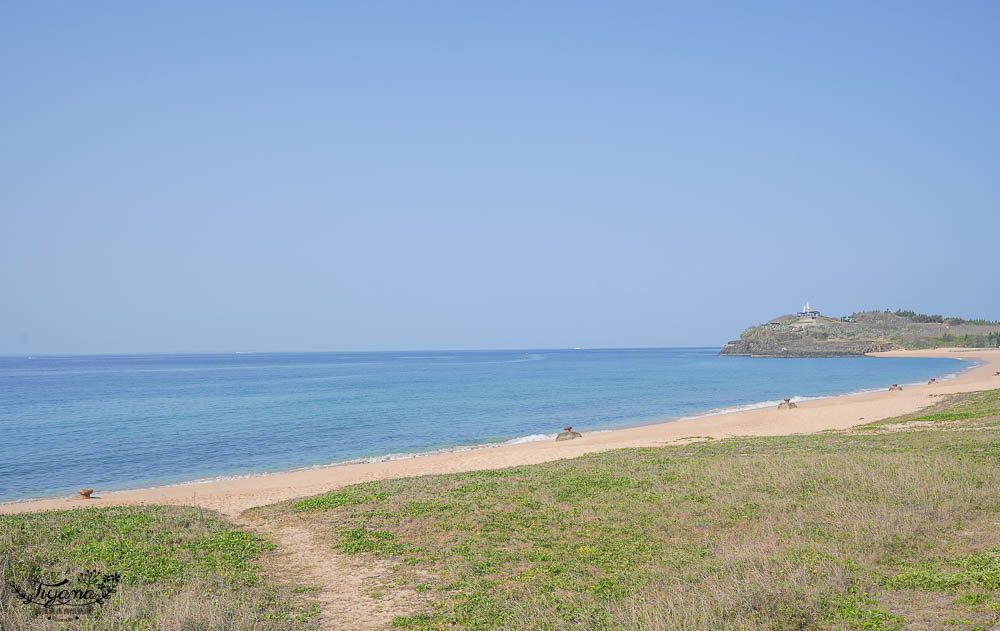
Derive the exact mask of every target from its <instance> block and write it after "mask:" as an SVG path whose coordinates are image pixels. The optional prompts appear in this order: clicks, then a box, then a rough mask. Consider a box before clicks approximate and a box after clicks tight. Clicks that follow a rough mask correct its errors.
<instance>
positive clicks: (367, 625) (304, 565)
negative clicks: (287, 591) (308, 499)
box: [236, 516, 424, 631]
mask: <svg viewBox="0 0 1000 631" xmlns="http://www.w3.org/2000/svg"><path fill="white" fill-rule="evenodd" d="M236 522H237V523H238V524H239V525H240V526H242V527H244V528H247V529H248V530H251V531H253V532H256V533H257V534H260V535H262V536H266V537H268V538H269V539H270V540H272V541H273V542H274V543H275V544H277V546H278V548H277V550H275V551H274V552H273V553H272V557H271V562H270V564H269V565H270V567H269V568H267V569H268V571H270V572H271V573H273V574H274V575H275V578H277V579H278V580H279V581H282V582H285V583H289V584H292V585H296V586H299V587H310V588H318V589H316V591H310V592H307V596H309V597H310V598H311V599H314V601H315V602H316V604H317V605H318V606H319V614H318V615H319V623H320V628H321V629H323V631H368V630H371V629H388V628H390V626H391V624H392V619H393V618H394V617H395V616H404V615H409V614H412V613H415V612H416V611H419V610H420V609H421V608H422V605H423V604H424V603H423V599H422V598H420V596H419V595H418V594H417V593H416V592H414V591H413V590H412V589H409V588H405V587H399V586H397V585H395V584H394V583H393V581H392V568H393V565H394V564H393V563H392V562H389V561H384V560H381V559H375V558H372V557H371V556H369V555H358V556H352V555H346V554H341V553H339V552H337V551H336V550H334V549H333V548H332V547H331V546H330V545H329V544H328V543H326V542H323V541H321V540H320V539H319V538H318V537H317V536H316V535H315V534H313V533H312V532H311V531H310V530H309V529H307V528H305V527H304V526H300V525H296V524H294V523H287V522H273V521H270V520H268V521H264V520H262V519H257V518H255V519H253V520H249V519H246V518H245V517H242V516H241V517H240V518H238V519H237V520H236Z"/></svg>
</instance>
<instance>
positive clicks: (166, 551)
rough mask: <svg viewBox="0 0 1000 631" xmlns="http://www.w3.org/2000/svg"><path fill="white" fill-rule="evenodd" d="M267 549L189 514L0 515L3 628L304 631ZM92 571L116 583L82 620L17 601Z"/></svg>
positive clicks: (298, 608) (307, 618)
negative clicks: (37, 588) (266, 565)
mask: <svg viewBox="0 0 1000 631" xmlns="http://www.w3.org/2000/svg"><path fill="white" fill-rule="evenodd" d="M272 548H273V544H271V543H270V542H269V541H267V540H266V539H264V538H261V537H259V536H257V535H255V534H252V533H250V532H247V531H245V530H241V529H239V528H237V527H236V526H234V525H233V524H232V523H230V522H228V521H226V520H224V519H222V518H221V517H219V515H218V514H217V513H214V512H212V511H207V510H201V509H197V508H188V507H167V506H148V507H121V508H88V509H76V510H66V511H51V512H46V513H35V514H20V515H0V629H3V631H28V630H29V629H30V630H37V629H67V628H70V629H93V630H98V629H99V630H102V631H104V630H108V631H119V630H120V631H126V630H127V631H145V630H149V631H182V630H188V629H213V630H227V631H251V630H261V631H277V630H291V629H311V628H314V627H315V625H314V623H313V620H312V619H313V618H314V612H313V611H311V610H310V608H309V607H308V605H304V604H302V603H300V602H298V601H297V599H295V598H294V597H293V596H291V593H290V592H291V591H292V590H293V588H292V587H289V586H282V585H279V584H276V583H274V582H272V581H270V580H269V579H268V577H267V575H266V574H265V573H264V572H263V570H262V567H261V559H262V558H263V557H264V555H266V554H267V553H268V551H269V550H271V549H272ZM87 570H92V571H94V572H98V573H116V574H118V575H119V576H120V582H119V584H118V586H117V591H116V592H115V593H113V594H112V595H111V596H110V598H109V599H108V600H107V601H106V602H105V603H104V604H102V605H100V606H96V607H94V608H93V610H92V613H91V614H89V615H82V616H80V617H79V619H72V617H71V618H69V619H66V616H65V615H63V616H62V618H60V617H59V614H57V615H56V616H54V617H53V618H52V619H50V616H51V615H52V611H47V610H45V609H44V608H43V607H41V606H39V605H28V604H25V603H24V602H22V601H20V600H19V598H18V595H17V594H16V593H15V588H16V587H20V589H21V591H22V592H24V591H29V592H30V587H31V586H32V585H37V581H38V580H42V581H44V582H45V583H56V582H59V581H60V580H62V579H63V578H65V577H69V576H75V575H77V574H78V573H80V572H83V571H87Z"/></svg>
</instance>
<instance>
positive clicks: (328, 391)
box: [0, 348, 967, 501]
mask: <svg viewBox="0 0 1000 631" xmlns="http://www.w3.org/2000/svg"><path fill="white" fill-rule="evenodd" d="M717 351H718V349H714V348H672V349H638V350H621V349H617V350H541V351H468V352H455V351H449V352H405V353H403V352H396V353H295V354H224V355H128V356H76V357H35V358H26V357H0V431H2V437H0V501H10V500H18V499H25V498H33V497H45V496H53V495H61V494H66V493H72V492H75V490H76V489H78V488H80V487H81V486H89V487H93V488H95V489H98V492H100V491H107V490H112V489H127V488H140V487H148V486H154V485H161V484H166V483H176V482H184V481H190V480H196V479H204V478H211V477H218V476H235V475H242V474H250V473H260V472H268V471H281V470H288V469H294V468H299V467H307V466H312V465H320V464H328V463H336V462H344V461H348V460H353V459H361V458H372V457H382V456H386V455H388V454H410V453H418V452H427V451H432V450H436V449H442V448H448V447H455V446H460V445H475V444H483V443H494V442H504V441H509V440H537V439H542V438H543V437H546V436H547V435H552V434H554V433H555V432H558V431H561V428H562V426H563V425H573V426H574V428H576V429H579V430H582V431H590V430H601V429H611V428H615V427H624V426H630V425H639V424H643V423H647V422H652V421H656V420H664V419H670V418H679V417H684V416H691V415H697V414H702V413H705V412H707V411H710V410H716V409H719V408H729V407H734V406H744V405H751V404H754V403H760V402H765V401H773V400H776V399H780V398H782V397H791V396H797V397H814V396H822V395H830V394H838V393H844V392H851V391H856V390H861V389H867V388H883V387H886V386H887V385H888V384H891V383H894V382H895V383H904V384H905V383H910V382H919V381H925V380H927V379H928V378H930V377H940V376H942V375H948V374H950V373H951V374H953V373H956V372H958V371H961V370H963V369H964V368H965V367H967V364H966V363H965V362H962V361H959V360H957V359H916V358H892V359H888V358H885V359H883V358H879V359H872V358H849V359H751V358H744V357H717V356H716V354H715V353H716V352H717Z"/></svg>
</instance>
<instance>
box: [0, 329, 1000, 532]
mask: <svg viewBox="0 0 1000 631" xmlns="http://www.w3.org/2000/svg"><path fill="white" fill-rule="evenodd" d="M876 355H877V356H885V357H953V358H960V359H973V358H977V359H980V360H982V361H984V362H986V363H985V365H982V366H979V367H977V368H974V369H972V370H969V371H967V372H965V373H963V374H961V375H959V376H958V377H957V378H955V379H952V380H947V381H942V382H939V383H936V384H931V385H919V386H906V387H905V388H904V389H903V391H901V392H889V391H888V387H889V386H890V385H891V384H888V383H887V384H885V386H886V391H881V392H874V393H865V394H853V395H844V396H838V397H830V398H826V399H817V400H811V401H803V402H800V403H799V404H798V408H796V409H793V410H778V409H776V408H773V407H771V408H763V409H755V410H747V411H741V412H732V413H727V414H719V415H716V416H707V417H703V418H696V419H690V420H684V421H672V422H666V423H659V424H653V425H644V426H642V427H634V428H629V429H619V430H613V431H608V432H599V433H592V434H586V433H585V434H584V436H583V437H582V438H578V439H575V440H570V441H563V442H556V441H555V440H548V441H543V442H534V443H522V444H516V445H503V446H499V447H490V448H483V449H472V450H468V451H458V452H451V453H438V454H434V455H429V456H424V457H419V458H410V459H406V460H395V461H385V462H372V463H361V464H348V465H338V466H329V467H322V468H315V469H307V470H301V471H293V472H288V473H276V474H271V475H262V476H255V477H248V478H241V479H235V480H219V481H212V482H199V483H195V484H184V485H177V486H167V487H161V488H155V489H144V490H137V491H124V492H120V493H111V494H106V495H104V496H102V497H96V498H92V499H89V500H83V499H80V498H79V497H75V498H65V497H63V498H54V499H44V500H33V501H27V502H16V503H11V504H0V513H18V512H30V511H41V510H56V509H67V508H80V507H84V506H119V505H136V504H140V505H141V504H178V505H192V506H200V507H203V508H210V509H214V510H218V511H220V512H221V513H223V514H225V515H227V516H230V517H235V516H237V515H239V513H241V512H242V511H244V510H246V509H248V508H252V507H254V506H262V505H265V504H272V503H274V502H279V501H282V500H286V499H290V498H295V497H303V496H308V495H315V494H317V493H322V492H325V491H329V490H331V489H336V488H339V487H342V486H346V485H348V484H354V483H357V482H366V481H369V480H382V479H386V478H398V477H407V476H419V475H428V474H437V473H455V472H459V471H472V470H478V469H499V468H503V467H511V466H517V465H525V464H537V463H540V462H548V461H551V460H558V459H560V458H572V457H575V456H581V455H583V454H588V453H593V452H597V451H605V450H608V449H617V448H620V447H652V446H661V445H668V444H672V443H681V442H686V441H688V440H691V439H692V438H693V437H712V438H729V437H733V436H776V435H784V434H803V433H811V432H819V431H823V430H838V429H847V428H849V427H851V426H854V425H859V424H863V423H870V422H872V421H876V420H879V419H884V418H889V417H893V416H898V415H900V414H907V413H910V412H915V411H917V410H920V409H922V408H924V407H926V406H928V405H930V404H931V403H933V402H934V399H933V398H932V397H933V396H934V395H940V394H952V393H957V392H974V391H977V390H989V389H994V388H1000V376H994V373H995V372H997V371H1000V350H984V349H975V350H974V349H936V350H929V351H892V352H888V353H878V354H876ZM558 429H559V428H553V431H557V430H558ZM579 429H582V430H584V431H586V428H579ZM85 484H86V481H85V480H81V486H83V485H85ZM97 495H101V491H100V489H98V490H97Z"/></svg>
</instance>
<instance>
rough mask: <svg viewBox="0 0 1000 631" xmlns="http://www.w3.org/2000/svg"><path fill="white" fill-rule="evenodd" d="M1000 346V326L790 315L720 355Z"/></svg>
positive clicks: (882, 314)
mask: <svg viewBox="0 0 1000 631" xmlns="http://www.w3.org/2000/svg"><path fill="white" fill-rule="evenodd" d="M938 346H968V347H974V348H996V347H997V346H1000V322H992V321H985V320H972V321H970V320H963V319H961V318H943V317H941V316H927V315H923V314H916V313H913V312H912V311H897V312H896V313H890V312H888V311H866V312H863V313H855V314H852V315H851V316H848V317H845V318H829V317H826V316H821V315H818V314H816V315H809V316H805V317H802V316H801V314H799V315H784V316H781V317H778V318H775V319H773V320H771V321H769V322H766V323H764V324H761V325H759V326H753V327H750V328H748V329H747V330H745V331H743V333H742V334H741V335H740V339H738V340H733V341H731V342H729V343H727V344H726V345H725V346H724V347H723V348H722V350H721V351H719V354H720V355H748V356H753V357H858V356H861V355H864V354H866V353H876V352H881V351H891V350H899V349H918V348H935V347H938Z"/></svg>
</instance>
